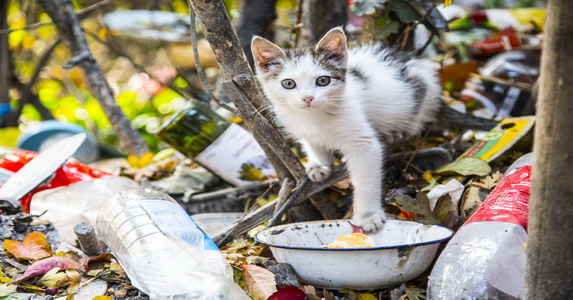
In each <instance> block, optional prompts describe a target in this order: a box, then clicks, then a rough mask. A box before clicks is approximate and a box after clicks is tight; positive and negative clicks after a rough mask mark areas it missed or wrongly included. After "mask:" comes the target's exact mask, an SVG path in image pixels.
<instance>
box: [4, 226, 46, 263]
mask: <svg viewBox="0 0 573 300" xmlns="http://www.w3.org/2000/svg"><path fill="white" fill-rule="evenodd" d="M4 249H6V251H8V252H10V253H12V254H13V255H14V256H16V257H17V258H21V259H27V260H38V259H42V258H46V257H49V256H51V255H52V250H51V249H50V245H49V244H48V243H47V242H46V236H45V235H43V234H41V233H39V232H30V233H28V234H27V235H26V237H25V238H24V241H23V242H20V241H14V240H4Z"/></svg>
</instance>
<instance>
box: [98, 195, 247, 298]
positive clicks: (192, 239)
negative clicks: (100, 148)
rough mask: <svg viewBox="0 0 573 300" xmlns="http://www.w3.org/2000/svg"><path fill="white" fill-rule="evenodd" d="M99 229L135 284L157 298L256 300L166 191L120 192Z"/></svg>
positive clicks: (100, 217)
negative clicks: (236, 282)
mask: <svg viewBox="0 0 573 300" xmlns="http://www.w3.org/2000/svg"><path fill="white" fill-rule="evenodd" d="M97 229H98V233H99V235H100V237H101V238H102V239H103V240H104V242H105V243H106V244H107V245H108V246H109V247H110V249H111V251H112V253H113V254H114V256H115V257H116V258H117V260H118V261H119V263H120V264H121V265H122V267H123V268H124V270H125V272H126V273H127V276H128V277H129V278H130V280H131V283H132V284H133V286H135V287H137V288H138V289H140V290H141V291H143V292H144V293H146V294H148V295H149V297H150V298H151V299H205V300H216V299H221V300H223V299H225V300H226V299H250V298H249V297H248V296H247V295H246V293H245V292H244V291H243V290H242V289H241V288H240V287H239V286H238V285H236V284H235V283H234V281H233V272H232V270H231V267H230V265H229V264H228V263H227V261H226V260H225V257H224V255H223V254H222V253H221V251H219V249H218V248H217V246H216V245H215V244H214V243H213V241H212V240H211V239H210V238H209V237H208V236H207V235H206V234H205V233H203V231H202V230H201V229H200V228H199V227H198V226H197V225H196V224H195V223H194V222H193V220H192V219H191V218H190V217H189V215H188V214H187V213H186V212H185V211H184V210H183V208H181V206H180V205H179V204H178V203H177V202H176V201H175V200H173V199H172V198H171V197H169V196H168V195H166V194H164V193H160V192H157V191H153V190H150V189H134V190H128V191H125V192H122V193H119V194H116V195H115V196H113V197H111V198H110V199H108V200H107V201H106V202H105V203H104V205H103V206H102V208H101V209H100V211H99V213H98V217H97Z"/></svg>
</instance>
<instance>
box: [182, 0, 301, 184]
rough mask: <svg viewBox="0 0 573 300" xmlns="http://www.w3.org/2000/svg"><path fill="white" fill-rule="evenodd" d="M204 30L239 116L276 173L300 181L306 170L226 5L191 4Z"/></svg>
mask: <svg viewBox="0 0 573 300" xmlns="http://www.w3.org/2000/svg"><path fill="white" fill-rule="evenodd" d="M190 4H191V5H192V7H193V9H194V10H195V13H196V14H197V17H198V18H199V20H200V21H201V25H202V26H203V32H204V33H205V38H206V39H207V41H208V42H209V44H210V45H211V48H212V49H213V52H215V56H216V58H217V62H218V63H219V66H220V67H221V73H222V74H223V77H224V78H225V82H224V83H223V89H224V92H226V93H227V95H228V96H229V97H230V98H231V100H232V101H233V103H234V104H235V106H236V107H237V110H238V111H239V114H240V115H241V117H242V118H243V119H244V120H245V123H246V125H247V127H248V129H249V131H251V132H252V133H253V135H254V136H255V139H257V141H258V142H259V144H260V145H261V147H262V148H263V150H265V153H266V154H267V157H268V158H269V160H270V161H271V163H272V164H273V166H274V167H275V170H277V171H281V170H288V171H287V173H286V174H285V173H283V174H280V175H282V176H286V177H288V178H291V179H299V178H300V177H301V176H302V175H303V174H304V169H303V167H302V164H301V163H300V161H299V160H298V158H297V157H296V156H295V155H294V153H292V151H290V149H289V148H288V143H287V142H286V141H285V140H284V138H283V137H282V135H281V134H280V133H279V132H278V130H277V129H276V127H275V126H274V124H273V122H272V121H271V117H270V116H269V115H268V113H267V114H266V115H265V114H264V113H265V111H268V110H263V108H265V107H266V106H267V105H268V104H267V102H266V100H265V96H264V95H263V94H262V92H261V90H260V88H259V85H258V83H257V81H256V79H255V75H254V74H253V71H252V70H251V68H250V66H249V64H248V62H247V59H246V56H245V53H244V52H243V49H242V48H241V46H240V43H239V39H238V37H237V35H236V34H235V30H234V28H233V25H232V24H231V20H230V18H229V16H228V15H227V10H226V9H225V4H224V3H223V1H221V0H193V1H190Z"/></svg>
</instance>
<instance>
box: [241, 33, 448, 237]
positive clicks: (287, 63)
mask: <svg viewBox="0 0 573 300" xmlns="http://www.w3.org/2000/svg"><path fill="white" fill-rule="evenodd" d="M251 48H252V52H253V57H254V61H255V65H256V71H257V72H256V73H257V79H258V80H259V82H260V84H261V87H262V89H263V91H264V93H265V95H266V96H267V98H268V99H269V101H270V102H271V104H272V107H273V109H274V112H275V113H276V116H277V117H278V119H279V120H280V122H281V123H282V124H283V125H284V127H285V129H286V131H287V132H288V133H289V134H290V135H292V136H293V137H295V138H296V139H297V140H298V141H299V142H300V143H301V144H302V147H303V150H304V151H305V153H306V155H307V157H308V164H307V165H306V170H307V173H308V176H309V177H310V179H311V180H313V181H322V180H324V179H326V178H328V177H329V176H330V174H331V171H332V165H333V151H336V150H338V151H340V152H341V153H342V155H343V156H344V160H345V161H346V167H347V169H348V170H349V172H350V176H351V179H352V182H353V185H354V187H355V190H354V215H353V220H352V223H354V224H355V225H357V226H359V227H362V229H364V230H365V231H368V232H372V231H376V230H379V229H381V228H382V226H383V223H384V221H385V220H386V214H385V213H384V211H383V209H382V196H383V195H382V179H383V171H382V170H383V168H382V167H383V164H384V162H383V158H384V151H385V143H388V142H389V140H392V139H394V138H396V137H410V136H413V135H417V134H419V133H420V131H421V130H422V129H423V128H424V125H426V124H427V123H428V122H431V121H433V120H434V119H435V118H436V114H437V113H438V111H439V110H440V107H441V102H442V101H441V99H440V94H441V88H440V85H439V83H438V78H437V77H436V74H435V71H434V70H433V68H432V65H431V64H430V63H429V62H428V61H425V60H422V59H416V58H413V57H411V56H408V55H403V54H400V53H398V52H396V51H393V50H390V49H387V48H384V47H382V46H381V45H378V44H372V45H366V46H362V47H359V48H355V49H347V42H346V36H345V35H344V32H343V31H342V30H341V29H340V28H334V29H332V30H330V31H329V32H328V33H327V34H326V35H325V36H324V37H323V38H322V39H321V40H320V41H319V42H318V44H317V45H316V47H315V48H314V49H292V50H288V49H281V48H280V47H278V46H277V45H275V44H273V43H272V42H270V41H268V40H266V39H264V38H261V37H254V38H253V41H252V44H251Z"/></svg>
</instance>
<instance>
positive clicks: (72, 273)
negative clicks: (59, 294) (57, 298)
mask: <svg viewBox="0 0 573 300" xmlns="http://www.w3.org/2000/svg"><path fill="white" fill-rule="evenodd" d="M66 275H67V276H68V282H67V284H69V286H68V288H67V292H68V294H75V293H76V292H77V291H78V290H79V289H80V285H81V283H82V275H81V274H80V272H78V270H75V269H71V270H66Z"/></svg>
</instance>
